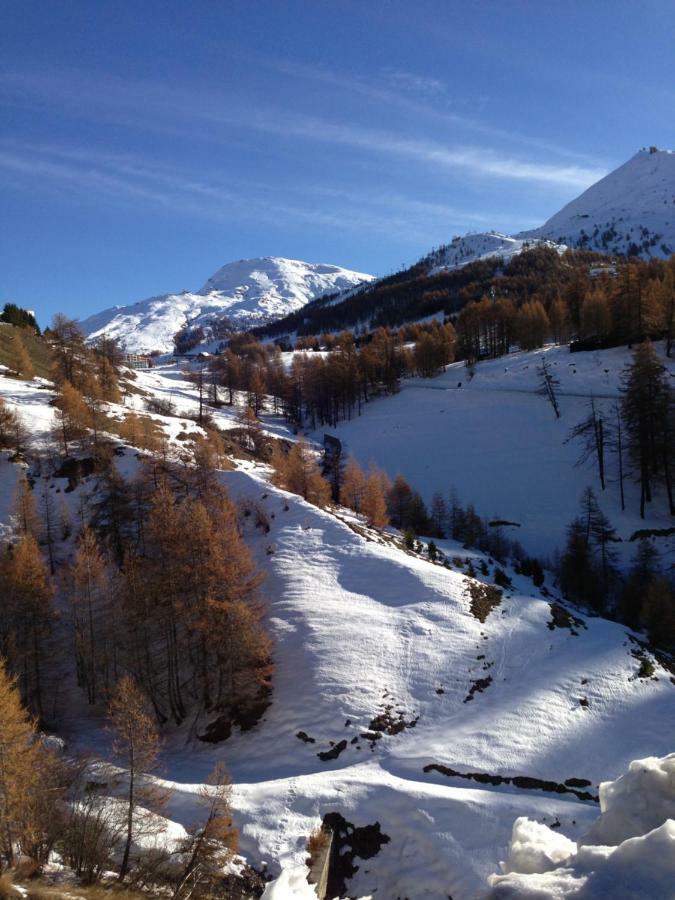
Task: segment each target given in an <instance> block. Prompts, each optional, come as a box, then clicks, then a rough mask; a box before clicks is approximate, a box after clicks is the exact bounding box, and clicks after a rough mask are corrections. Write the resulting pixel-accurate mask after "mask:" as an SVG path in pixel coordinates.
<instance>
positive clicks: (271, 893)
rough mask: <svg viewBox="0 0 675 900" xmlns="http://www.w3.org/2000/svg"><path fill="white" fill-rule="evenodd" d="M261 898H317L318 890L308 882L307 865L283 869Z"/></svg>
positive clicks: (289, 899) (266, 899)
mask: <svg viewBox="0 0 675 900" xmlns="http://www.w3.org/2000/svg"><path fill="white" fill-rule="evenodd" d="M261 900H316V891H315V890H314V888H313V887H312V885H311V884H308V882H307V869H306V867H305V866H296V867H294V868H292V869H282V870H281V875H280V876H279V877H278V878H275V879H274V881H270V883H269V884H268V885H267V887H266V888H265V892H264V894H263V895H262V897H261Z"/></svg>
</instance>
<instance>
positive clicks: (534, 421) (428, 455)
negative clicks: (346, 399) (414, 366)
mask: <svg viewBox="0 0 675 900" xmlns="http://www.w3.org/2000/svg"><path fill="white" fill-rule="evenodd" d="M543 358H545V359H546V360H547V362H548V364H549V365H550V367H551V372H552V373H553V375H554V377H555V378H556V379H557V380H558V381H559V383H560V384H559V387H558V388H557V389H556V392H557V395H558V399H559V403H560V409H561V417H560V419H557V418H556V417H555V414H554V412H553V409H552V408H551V406H550V405H549V404H548V402H547V401H546V400H545V398H544V397H542V396H540V395H539V393H538V391H539V383H540V379H539V375H538V371H539V367H540V364H541V360H542V359H543ZM660 358H661V361H662V362H663V364H664V365H665V366H666V367H667V369H668V371H669V372H670V373H671V376H675V364H673V362H672V361H671V360H669V359H667V358H666V357H665V355H664V354H663V348H662V347H661V348H660ZM629 361H630V353H629V351H627V350H626V349H625V348H616V349H613V350H603V351H597V352H592V353H590V352H589V353H576V354H570V352H569V350H568V349H567V348H566V347H548V348H546V349H545V350H544V351H534V352H530V353H513V354H510V355H509V356H507V357H503V358H501V359H497V360H486V361H483V362H481V363H479V365H478V366H476V369H475V375H474V376H473V378H472V377H470V373H469V372H468V370H467V368H466V366H465V365H464V364H463V363H455V364H453V365H451V366H448V368H447V369H446V371H445V373H444V374H443V375H441V376H439V377H438V378H434V379H420V378H411V379H407V380H405V381H404V382H403V383H402V389H401V391H400V393H399V394H397V395H395V396H394V397H390V398H386V399H380V400H375V401H374V402H372V403H369V404H367V405H366V406H365V407H364V409H363V413H362V415H361V416H359V417H358V418H354V419H352V420H351V421H347V422H341V423H340V424H339V425H338V426H337V428H335V429H331V433H334V434H336V435H337V436H338V437H339V438H340V439H341V440H342V441H343V442H344V443H345V445H346V447H347V449H348V451H349V452H350V453H352V454H354V455H355V456H356V457H357V458H358V459H359V460H360V461H361V463H362V464H363V465H367V464H368V463H369V462H370V461H371V460H373V461H375V462H377V463H378V464H379V465H381V466H382V467H383V468H384V469H385V471H387V472H388V474H389V475H390V477H392V478H393V477H394V476H395V475H396V473H397V472H401V473H402V474H403V475H404V476H405V477H406V478H407V479H408V480H409V481H410V483H411V484H412V485H414V487H415V488H416V489H417V490H418V491H420V492H421V493H422V495H423V497H424V499H425V501H426V502H427V503H430V502H431V499H432V497H433V494H434V493H435V492H436V491H439V492H440V493H441V494H443V495H444V496H446V497H447V496H448V494H449V493H450V491H451V489H454V490H455V492H456V493H457V494H458V496H459V498H460V499H461V500H462V501H464V502H466V503H473V504H474V505H475V507H476V509H477V511H478V512H479V513H480V514H481V515H483V516H486V517H488V518H490V519H495V520H499V519H501V520H508V521H510V522H514V523H517V525H515V526H513V527H510V528H508V529H507V530H508V531H509V534H510V536H511V537H512V538H514V539H517V540H519V541H520V542H521V543H522V544H523V545H524V546H525V548H526V549H527V550H529V551H530V552H531V553H535V554H539V555H541V556H550V555H551V554H553V553H554V552H555V550H556V549H558V550H559V549H560V548H561V547H562V546H563V543H564V539H565V529H566V527H567V525H568V523H569V522H570V521H571V519H572V518H573V517H574V516H575V514H576V513H577V510H578V505H579V499H580V496H581V493H582V492H583V490H584V488H585V487H586V486H587V485H592V486H593V488H594V489H597V488H598V484H597V474H596V472H595V470H594V468H593V463H592V461H590V462H588V463H586V464H584V465H582V466H577V465H575V464H576V462H577V460H578V458H579V456H580V455H581V452H582V448H581V446H580V444H579V443H578V442H574V441H569V442H568V441H567V439H568V437H569V434H570V431H571V430H572V428H573V427H574V426H575V425H576V424H577V423H578V422H580V421H581V420H582V419H584V418H585V417H586V416H587V415H588V409H589V400H590V396H591V394H593V396H594V397H595V398H596V401H597V403H598V408H599V409H602V410H603V411H604V413H605V415H606V417H607V421H611V417H612V415H613V410H614V406H615V404H616V402H617V401H618V399H619V397H620V378H621V372H622V370H623V369H624V368H625V366H626V365H627V364H628V362H629ZM321 434H322V432H321ZM317 436H319V435H317ZM608 475H609V484H608V486H607V490H606V491H604V492H601V491H600V490H597V493H598V497H599V501H600V503H601V505H602V507H603V509H604V510H605V512H606V513H607V514H608V515H609V517H610V519H611V520H612V523H613V524H614V525H615V527H616V528H617V529H618V531H619V533H620V536H621V537H622V538H623V539H624V541H628V538H630V536H631V535H632V534H633V533H634V532H635V531H636V530H638V529H639V528H641V527H645V523H644V522H641V520H640V518H639V515H638V502H637V497H638V489H637V485H635V484H634V483H633V482H632V481H631V482H630V483H629V484H628V487H627V490H628V492H629V494H628V496H629V500H628V502H627V508H626V511H625V512H621V509H620V498H619V489H618V484H617V472H616V460H615V459H614V457H613V456H612V457H611V458H610V459H609V473H608ZM653 507H654V508H653V510H652V512H651V513H650V521H649V523H648V525H649V526H650V527H655V528H667V527H669V526H670V525H671V520H670V516H669V515H668V507H667V504H666V503H665V502H662V503H660V504H659V503H656V502H655V503H654V504H653ZM671 540H672V538H671V539H668V540H665V539H664V541H665V543H666V545H667V546H670V541H671ZM617 546H618V547H619V548H620V549H621V552H622V554H625V555H626V556H628V555H630V554H631V553H632V552H633V551H634V545H633V544H631V543H630V542H629V541H628V542H627V543H625V544H623V545H617ZM663 549H664V550H666V547H664V548H663Z"/></svg>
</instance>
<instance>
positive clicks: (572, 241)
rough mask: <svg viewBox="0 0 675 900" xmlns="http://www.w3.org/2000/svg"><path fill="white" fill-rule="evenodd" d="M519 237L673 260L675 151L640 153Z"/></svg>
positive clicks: (602, 251)
mask: <svg viewBox="0 0 675 900" xmlns="http://www.w3.org/2000/svg"><path fill="white" fill-rule="evenodd" d="M517 237H518V238H526V239H532V238H546V239H548V240H551V241H556V242H558V243H562V244H567V245H568V246H570V247H579V248H583V249H587V250H597V251H599V252H601V253H620V254H625V255H629V256H641V257H643V258H644V259H649V258H650V257H656V258H663V257H667V256H670V255H671V254H672V253H674V252H675V153H673V151H672V150H659V149H657V148H656V147H650V148H649V149H646V150H640V151H639V152H638V153H636V154H635V156H633V157H631V159H629V160H628V162H626V163H624V164H623V165H622V166H619V168H618V169H615V170H614V171H613V172H610V173H609V175H606V176H605V177H604V178H602V179H601V180H600V181H598V182H596V184H594V185H592V186H591V187H589V188H588V190H586V191H584V193H583V194H581V196H579V197H577V199H576V200H572V202H571V203H568V204H567V206H564V207H563V208H562V209H561V210H560V212H557V213H556V214H555V215H554V216H551V218H550V219H549V220H548V222H546V223H545V224H544V225H542V226H541V228H535V229H533V230H532V231H524V232H522V233H521V234H519V235H517Z"/></svg>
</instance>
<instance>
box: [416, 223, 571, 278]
mask: <svg viewBox="0 0 675 900" xmlns="http://www.w3.org/2000/svg"><path fill="white" fill-rule="evenodd" d="M540 246H544V247H553V248H554V249H556V250H558V252H559V253H563V252H564V251H565V250H566V249H567V248H566V247H565V246H564V245H561V244H556V243H554V242H552V241H548V240H538V239H536V238H532V239H528V240H522V239H519V238H515V237H509V235H507V234H501V233H500V232H498V231H486V232H477V233H475V234H465V235H464V236H463V237H456V238H454V239H453V240H452V241H451V242H450V243H449V244H446V245H445V246H444V247H439V248H438V250H434V251H433V252H432V253H430V254H429V256H428V257H426V259H425V260H424V261H425V262H427V263H428V264H429V266H430V269H429V273H428V274H429V275H435V274H436V273H437V272H444V271H448V270H450V269H459V268H461V267H462V266H466V265H468V263H472V262H478V261H479V260H484V259H492V258H494V257H499V258H501V259H502V260H503V261H504V263H505V264H506V263H509V262H510V261H511V260H512V259H513V257H514V256H518V254H519V253H522V252H523V251H524V250H532V249H534V248H535V247H540Z"/></svg>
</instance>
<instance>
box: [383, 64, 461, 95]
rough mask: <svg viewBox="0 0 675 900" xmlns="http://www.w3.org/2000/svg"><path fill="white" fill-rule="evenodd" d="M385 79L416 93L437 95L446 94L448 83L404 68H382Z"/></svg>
mask: <svg viewBox="0 0 675 900" xmlns="http://www.w3.org/2000/svg"><path fill="white" fill-rule="evenodd" d="M382 75H383V77H384V79H385V81H387V82H389V84H391V85H392V86H393V87H394V88H395V89H397V90H404V91H411V92H412V93H415V94H422V95H431V96H437V95H438V94H444V93H445V91H446V85H445V83H444V82H443V81H441V80H440V79H439V78H429V77H428V76H426V75H418V74H417V73H415V72H406V71H404V70H402V69H392V68H385V69H383V70H382Z"/></svg>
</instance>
